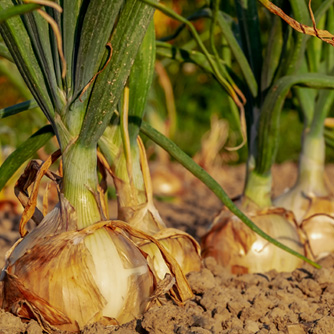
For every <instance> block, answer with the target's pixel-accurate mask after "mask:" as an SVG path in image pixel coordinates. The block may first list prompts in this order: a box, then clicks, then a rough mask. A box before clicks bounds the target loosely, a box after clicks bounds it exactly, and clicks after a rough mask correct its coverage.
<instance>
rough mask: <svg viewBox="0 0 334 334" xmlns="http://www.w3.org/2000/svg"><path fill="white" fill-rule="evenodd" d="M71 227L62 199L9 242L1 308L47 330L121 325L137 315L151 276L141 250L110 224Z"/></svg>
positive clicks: (67, 206) (150, 288) (149, 290)
mask: <svg viewBox="0 0 334 334" xmlns="http://www.w3.org/2000/svg"><path fill="white" fill-rule="evenodd" d="M71 211H72V214H71V215H70V214H69V213H70V212H71ZM64 213H66V215H65V216H64ZM69 218H71V220H68V219H69ZM66 222H71V223H70V225H68V224H66ZM74 226H75V224H74V223H73V208H71V207H70V204H69V203H68V202H67V201H66V199H65V198H63V200H62V207H61V209H60V206H59V205H58V206H56V208H55V209H53V210H52V211H51V212H50V213H49V214H48V215H46V216H45V218H44V219H43V221H42V222H41V223H40V225H38V226H37V227H36V228H35V229H34V230H33V231H32V232H30V233H29V234H28V235H27V236H26V237H24V238H23V239H21V240H20V242H19V243H17V244H16V245H15V246H14V248H13V249H12V250H11V251H10V253H9V254H8V256H7V260H6V266H5V268H4V269H3V272H2V279H3V280H4V307H5V309H6V310H10V311H12V312H13V313H15V314H16V315H18V316H20V317H23V318H35V319H37V320H38V321H39V322H40V323H41V325H42V326H43V328H44V329H46V330H47V331H50V329H54V328H58V329H61V330H68V331H74V332H76V331H79V330H81V329H82V328H83V327H84V326H85V325H87V324H90V323H93V322H96V321H99V320H103V321H105V322H107V323H112V324H122V323H125V322H128V321H130V320H132V319H135V318H137V317H138V316H140V315H141V314H142V313H143V312H144V311H145V309H146V308H147V306H148V302H149V299H150V296H151V295H152V292H153V290H154V280H155V279H154V277H153V274H152V272H151V270H150V268H149V266H148V264H147V261H146V258H145V255H144V254H143V253H142V252H141V251H140V250H139V249H138V247H137V246H136V245H135V244H134V243H133V242H132V241H131V240H130V238H129V237H128V236H127V234H126V233H125V232H124V231H122V230H121V229H119V228H112V227H111V225H110V224H109V225H108V224H103V223H102V224H101V223H98V224H93V225H91V226H89V227H87V228H84V229H81V230H74V229H73V227H74Z"/></svg>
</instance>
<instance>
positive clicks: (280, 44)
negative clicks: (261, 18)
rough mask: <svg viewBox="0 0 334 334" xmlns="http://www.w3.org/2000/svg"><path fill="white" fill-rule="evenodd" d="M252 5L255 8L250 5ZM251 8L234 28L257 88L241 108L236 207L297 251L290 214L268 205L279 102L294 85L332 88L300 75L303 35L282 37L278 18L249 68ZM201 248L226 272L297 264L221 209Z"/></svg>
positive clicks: (299, 241) (324, 80)
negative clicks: (243, 163) (243, 167)
mask: <svg viewBox="0 0 334 334" xmlns="http://www.w3.org/2000/svg"><path fill="white" fill-rule="evenodd" d="M250 3H251V2H250ZM253 4H254V5H255V2H253ZM327 5H328V4H327ZM291 7H292V10H293V14H294V16H295V18H297V19H299V20H301V21H302V20H305V18H306V17H307V8H306V6H305V5H302V4H300V3H297V2H295V1H291ZM251 8H252V7H248V9H247V14H246V15H247V16H246V17H247V18H248V17H249V21H247V20H246V22H245V21H244V23H240V24H241V25H244V26H245V27H244V29H243V30H244V31H246V32H249V33H248V34H247V33H246V34H245V37H244V38H245V39H246V41H245V42H247V43H245V44H244V50H245V53H246V54H247V55H248V59H249V61H250V64H251V66H252V64H253V66H252V67H253V73H254V76H255V77H256V78H257V82H258V87H260V90H259V92H258V95H257V96H256V97H255V98H254V99H251V98H249V99H248V101H247V104H246V117H247V125H248V127H247V129H248V145H249V161H248V171H247V179H246V184H245V189H244V193H243V196H242V198H241V199H240V200H239V205H240V208H241V209H242V210H243V211H244V212H247V213H248V214H249V215H250V216H251V217H252V218H253V220H254V221H255V222H257V223H258V226H260V227H261V228H262V229H264V230H265V231H266V232H267V233H268V234H270V235H271V236H273V237H275V238H277V239H278V240H281V241H282V242H283V243H286V244H288V245H289V246H290V247H292V248H293V247H295V249H296V250H299V251H302V250H303V242H304V240H303V238H301V237H300V236H301V232H300V231H299V228H298V226H297V224H296V222H295V219H294V216H293V214H292V213H291V212H288V211H285V210H283V209H281V208H275V207H273V204H272V201H271V183H272V182H271V171H270V170H271V166H272V164H273V162H274V159H275V154H276V150H277V139H278V135H279V134H278V126H279V115H280V112H281V109H282V107H283V102H284V99H285V97H286V95H287V93H288V92H289V90H290V89H291V87H293V86H294V85H302V86H307V87H314V88H333V80H332V78H331V77H330V76H326V75H321V74H316V73H314V74H309V75H307V74H305V75H302V74H300V66H301V65H302V64H301V61H302V59H303V58H304V56H303V55H304V53H305V51H304V49H305V43H306V41H307V38H308V37H307V36H303V35H301V34H298V33H295V32H294V33H293V34H292V35H290V37H289V38H287V39H284V35H283V27H282V24H281V22H280V19H279V18H278V17H274V18H273V22H272V23H273V24H272V28H271V32H270V37H269V38H270V39H269V42H268V45H267V49H266V52H265V58H264V60H263V66H262V70H261V69H260V68H259V67H258V66H255V65H256V64H257V65H258V64H261V62H262V60H261V54H259V53H256V52H252V50H250V49H249V46H253V45H261V41H260V38H259V35H257V34H254V33H252V32H254V31H256V30H259V28H257V27H256V21H254V20H253V19H251V17H254V16H252V15H251V13H249V11H252V9H251ZM327 8H328V7H327ZM243 11H244V9H243V8H240V13H241V14H240V15H242V13H243ZM323 12H324V8H323V7H322V8H320V9H319V11H318V13H316V17H317V18H318V19H319V16H320V15H323ZM254 13H256V8H254ZM254 13H253V14H254ZM240 22H242V21H241V20H240ZM254 39H255V42H253V40H254ZM271 41H273V43H272V42H271ZM311 48H314V45H311ZM260 49H261V48H260ZM331 93H332V92H330V93H329V94H331ZM325 94H328V93H325ZM247 96H250V94H247ZM323 102H324V101H322V102H320V103H323ZM320 117H321V116H320ZM317 121H319V119H318V120H317ZM317 121H315V122H317ZM317 124H318V123H317ZM316 127H317V126H316ZM315 131H316V130H315ZM288 221H289V222H288ZM202 245H203V252H204V253H205V255H213V256H215V257H216V258H218V261H219V262H220V263H222V264H224V265H225V266H228V267H229V268H230V269H231V271H232V272H239V271H241V272H244V271H246V272H247V271H251V272H252V271H264V270H270V269H277V270H280V271H289V270H292V269H294V268H295V267H297V266H299V265H300V264H301V263H300V262H298V261H297V260H295V261H293V260H292V259H291V258H288V257H287V256H285V254H283V253H280V251H278V250H276V249H274V248H272V246H270V245H269V244H268V243H267V242H265V241H264V240H263V239H259V238H255V237H254V236H253V235H252V234H251V233H249V232H248V231H247V230H244V229H243V227H242V225H240V223H239V222H238V221H236V220H235V218H234V217H231V215H230V214H228V213H227V212H226V211H224V210H223V212H222V213H221V214H220V216H218V217H217V218H216V219H215V221H214V223H213V226H212V229H211V231H210V232H208V234H207V235H206V236H205V237H204V239H203V242H202ZM226 245H228V246H226ZM230 249H233V251H232V252H231V251H230Z"/></svg>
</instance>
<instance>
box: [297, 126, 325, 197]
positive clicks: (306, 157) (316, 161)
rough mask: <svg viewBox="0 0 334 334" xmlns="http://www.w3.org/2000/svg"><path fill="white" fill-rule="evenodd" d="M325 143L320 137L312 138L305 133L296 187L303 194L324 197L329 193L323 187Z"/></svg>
mask: <svg viewBox="0 0 334 334" xmlns="http://www.w3.org/2000/svg"><path fill="white" fill-rule="evenodd" d="M324 173H325V141H324V138H323V136H322V134H321V135H317V136H313V135H312V133H311V132H306V133H305V137H304V140H303V148H302V154H301V156H300V159H299V173H298V179H297V182H296V185H298V186H299V187H301V190H302V191H303V192H305V193H308V192H313V193H314V194H316V195H317V196H326V195H328V193H329V191H328V189H327V187H326V185H325V180H324Z"/></svg>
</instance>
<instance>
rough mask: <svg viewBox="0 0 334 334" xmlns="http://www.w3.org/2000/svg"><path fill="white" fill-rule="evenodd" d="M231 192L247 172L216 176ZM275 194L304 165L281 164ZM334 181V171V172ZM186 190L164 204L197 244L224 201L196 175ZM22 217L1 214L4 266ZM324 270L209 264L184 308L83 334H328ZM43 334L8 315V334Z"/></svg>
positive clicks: (332, 314) (1, 328) (3, 323)
mask: <svg viewBox="0 0 334 334" xmlns="http://www.w3.org/2000/svg"><path fill="white" fill-rule="evenodd" d="M212 173H213V175H214V177H215V178H216V179H217V180H218V181H219V182H220V183H221V184H222V185H223V187H224V189H225V190H226V191H227V193H228V194H229V195H230V196H232V197H234V196H236V195H238V194H240V193H241V192H242V187H243V182H244V175H245V167H244V166H233V167H226V168H224V170H223V171H219V172H215V171H213V172H212ZM273 175H274V177H273V184H274V189H273V193H274V195H278V194H279V193H281V192H282V191H283V190H284V189H285V188H286V187H289V186H291V185H292V184H293V183H294V180H295V178H296V165H295V164H293V163H284V164H282V165H278V166H275V167H274V171H273ZM327 175H328V177H330V178H331V177H332V176H334V166H333V165H331V166H328V167H327ZM184 179H185V180H186V181H187V182H186V183H187V185H186V188H185V190H184V192H183V193H182V194H181V195H180V196H179V199H178V200H174V201H165V202H161V201H157V203H156V204H157V207H158V209H159V211H160V214H161V215H162V216H163V218H164V219H165V221H166V223H167V224H168V225H169V226H172V227H176V228H180V229H182V230H184V231H187V232H188V233H190V234H191V235H193V236H194V237H195V238H196V239H197V240H199V239H200V237H201V236H202V235H203V234H204V233H205V231H206V229H207V228H208V226H209V225H210V222H211V221H212V220H213V218H214V216H215V215H216V214H217V213H218V212H219V209H220V208H221V203H220V201H219V200H218V199H217V198H216V197H215V196H214V195H213V194H212V193H211V192H210V191H209V190H208V189H206V187H205V186H204V185H202V184H201V183H200V182H198V181H194V179H192V178H191V177H190V176H189V175H188V176H185V177H184ZM18 221H19V217H17V216H15V215H13V213H12V211H11V210H10V206H9V207H7V208H4V207H3V208H1V210H0V264H1V265H3V263H4V261H3V259H4V254H5V252H6V251H7V249H8V248H9V247H10V246H11V245H12V244H13V243H14V242H15V240H16V239H17V238H18V232H17V230H18ZM320 264H321V265H322V269H315V268H313V267H311V266H310V265H304V266H303V267H302V268H299V269H297V270H295V271H293V272H287V273H277V272H276V271H270V272H267V273H257V274H242V275H232V274H229V273H228V272H227V271H226V270H225V269H224V268H223V267H221V266H219V265H217V264H216V263H215V260H214V259H213V258H207V259H205V260H204V261H203V267H202V269H201V271H200V272H193V273H190V274H189V275H188V280H189V283H190V285H191V287H192V289H193V292H194V298H193V299H192V300H189V301H187V302H186V303H185V305H184V306H178V305H175V304H174V303H173V301H172V300H168V299H166V300H165V302H164V304H163V305H162V306H160V307H154V308H151V309H149V310H148V311H147V312H146V313H145V314H144V315H143V316H142V317H141V318H139V319H137V320H134V321H132V322H130V323H128V324H125V325H123V326H109V327H105V326H104V325H102V324H100V323H96V324H93V325H91V326H88V327H87V328H85V329H84V330H83V331H82V334H96V333H101V334H104V333H108V334H109V333H117V334H136V333H141V334H148V333H149V334H169V333H171V334H172V333H177V334H210V333H213V334H267V333H270V334H275V333H279V334H306V333H310V334H326V333H327V334H328V333H332V332H333V328H334V256H329V257H327V258H324V259H322V260H321V262H320ZM16 333H27V334H41V333H43V331H42V329H41V327H40V326H39V325H38V323H37V322H36V321H34V320H31V321H30V322H28V323H24V322H22V321H21V320H20V319H19V318H18V317H15V316H14V315H12V314H10V313H7V312H4V311H3V310H0V334H16Z"/></svg>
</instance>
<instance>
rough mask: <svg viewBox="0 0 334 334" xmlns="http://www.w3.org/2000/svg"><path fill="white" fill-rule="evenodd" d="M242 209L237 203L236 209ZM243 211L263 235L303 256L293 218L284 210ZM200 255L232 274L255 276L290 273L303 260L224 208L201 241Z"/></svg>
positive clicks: (301, 245)
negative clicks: (214, 260)
mask: <svg viewBox="0 0 334 334" xmlns="http://www.w3.org/2000/svg"><path fill="white" fill-rule="evenodd" d="M240 206H241V204H240V202H239V207H240ZM243 211H244V212H245V214H246V215H247V216H249V218H250V219H251V220H252V221H253V222H254V223H255V224H256V225H257V226H258V227H259V228H260V229H262V230H263V231H264V232H265V233H267V234H268V235H270V236H271V237H272V238H275V239H276V240H278V241H280V242H281V243H283V244H284V245H286V246H288V247H290V248H292V249H293V250H295V251H297V252H299V253H304V247H303V244H302V243H301V238H300V235H299V233H298V231H297V229H296V226H295V222H294V219H293V215H292V214H291V212H289V211H286V210H283V209H274V208H268V209H260V208H258V207H257V206H255V205H254V206H252V207H250V206H249V205H248V207H247V209H246V210H245V209H244V208H243ZM201 247H202V256H203V257H209V256H212V257H214V258H215V259H216V261H217V263H218V264H220V265H222V266H224V267H226V268H228V270H230V272H231V273H233V274H239V273H254V272H266V271H269V270H273V269H275V270H277V271H292V270H294V269H295V268H297V267H298V266H300V265H301V264H302V260H300V259H299V258H296V257H295V256H293V255H290V254H288V253H286V252H285V251H283V250H281V249H279V248H278V247H276V246H274V245H273V244H271V243H269V242H268V241H266V240H265V239H263V238H262V237H260V236H258V235H257V234H256V233H255V232H253V231H252V230H250V229H249V228H248V227H247V226H245V224H244V223H243V222H242V221H241V220H240V219H239V218H238V217H236V216H234V215H233V214H232V213H230V211H228V210H227V209H226V208H224V209H223V210H222V212H221V213H220V214H219V215H218V216H217V217H216V218H215V220H214V222H213V224H212V226H211V228H210V230H209V232H208V233H207V234H206V235H205V236H204V237H203V238H202V242H201Z"/></svg>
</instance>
